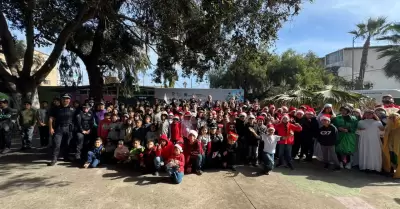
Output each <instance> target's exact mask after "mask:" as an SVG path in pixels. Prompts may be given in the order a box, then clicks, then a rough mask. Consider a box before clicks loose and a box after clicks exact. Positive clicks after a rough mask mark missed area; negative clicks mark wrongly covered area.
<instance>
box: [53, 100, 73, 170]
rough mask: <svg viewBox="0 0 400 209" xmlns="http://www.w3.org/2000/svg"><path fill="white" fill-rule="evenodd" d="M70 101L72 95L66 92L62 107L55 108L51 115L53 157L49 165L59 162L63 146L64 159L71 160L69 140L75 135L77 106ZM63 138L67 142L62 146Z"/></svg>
mask: <svg viewBox="0 0 400 209" xmlns="http://www.w3.org/2000/svg"><path fill="white" fill-rule="evenodd" d="M70 102H71V96H70V95H69V94H64V95H63V96H62V98H61V105H60V107H59V108H56V109H54V111H52V113H51V115H50V119H49V129H50V134H51V135H52V137H53V159H52V160H51V162H50V163H48V166H54V165H55V164H56V163H57V158H58V155H59V153H60V149H61V148H62V154H63V157H64V161H67V160H69V158H68V149H69V142H70V140H71V138H72V135H73V134H72V131H73V126H74V124H73V122H74V120H75V118H74V116H75V108H73V107H71V106H70ZM53 122H54V124H53ZM63 139H64V140H65V143H64V144H63V146H62V147H61V143H62V142H63Z"/></svg>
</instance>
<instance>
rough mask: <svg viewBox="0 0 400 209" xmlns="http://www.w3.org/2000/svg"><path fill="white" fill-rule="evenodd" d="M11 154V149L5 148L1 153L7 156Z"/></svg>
mask: <svg viewBox="0 0 400 209" xmlns="http://www.w3.org/2000/svg"><path fill="white" fill-rule="evenodd" d="M9 152H11V149H10V148H5V149H3V151H1V154H7V153H9Z"/></svg>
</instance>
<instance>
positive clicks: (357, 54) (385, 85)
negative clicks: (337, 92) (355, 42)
mask: <svg viewBox="0 0 400 209" xmlns="http://www.w3.org/2000/svg"><path fill="white" fill-rule="evenodd" d="M379 48H380V46H371V47H370V48H369V51H368V60H367V67H366V71H365V76H364V82H371V83H372V84H373V87H372V89H397V88H400V82H399V81H398V80H396V79H395V78H388V77H386V75H385V72H384V71H383V67H384V66H385V64H386V62H387V60H388V58H386V57H384V58H382V59H378V55H379V52H377V49H379ZM362 49H363V48H362V47H355V48H344V49H340V50H338V51H335V52H332V53H330V54H328V55H326V56H325V57H324V66H325V67H326V68H333V67H337V68H338V69H337V74H338V76H341V77H343V78H345V79H346V80H349V81H351V79H352V67H354V79H357V77H358V76H359V72H360V61H361V56H362ZM353 50H354V60H353V56H352V55H353ZM353 63H354V66H353ZM399 70H400V69H399Z"/></svg>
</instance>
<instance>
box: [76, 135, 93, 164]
mask: <svg viewBox="0 0 400 209" xmlns="http://www.w3.org/2000/svg"><path fill="white" fill-rule="evenodd" d="M91 136H92V135H91V134H83V133H76V151H75V158H77V159H80V158H85V156H86V153H87V152H88V151H89V146H91V145H93V143H92V137H91ZM82 153H83V154H82ZM85 160H86V159H85Z"/></svg>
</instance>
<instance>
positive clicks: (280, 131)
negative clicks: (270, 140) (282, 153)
mask: <svg viewBox="0 0 400 209" xmlns="http://www.w3.org/2000/svg"><path fill="white" fill-rule="evenodd" d="M285 126H286V127H287V129H286V130H285ZM301 130H302V127H301V126H296V125H294V124H292V123H286V124H284V123H278V124H276V125H275V131H276V132H277V135H278V136H287V137H288V138H287V139H286V140H281V141H279V142H278V144H290V145H293V144H294V136H293V134H294V132H299V131H301ZM291 132H292V133H293V134H291Z"/></svg>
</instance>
